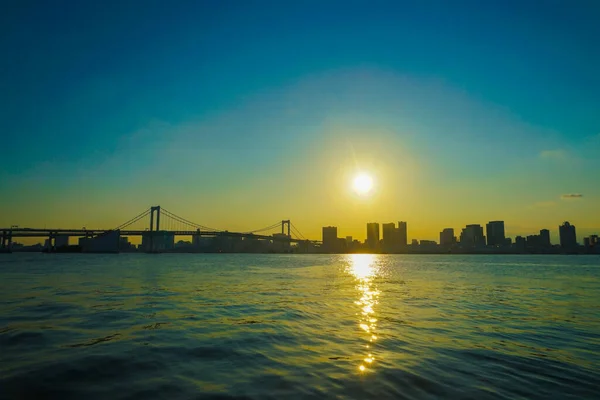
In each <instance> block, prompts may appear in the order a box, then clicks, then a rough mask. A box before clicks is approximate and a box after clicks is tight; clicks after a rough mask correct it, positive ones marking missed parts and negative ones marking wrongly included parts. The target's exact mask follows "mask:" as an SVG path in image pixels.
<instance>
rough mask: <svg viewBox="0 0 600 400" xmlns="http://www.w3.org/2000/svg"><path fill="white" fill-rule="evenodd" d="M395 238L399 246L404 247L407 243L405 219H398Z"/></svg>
mask: <svg viewBox="0 0 600 400" xmlns="http://www.w3.org/2000/svg"><path fill="white" fill-rule="evenodd" d="M397 240H398V244H399V245H400V247H406V246H407V244H408V234H407V229H406V221H398V233H397Z"/></svg>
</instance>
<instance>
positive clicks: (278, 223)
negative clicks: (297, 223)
mask: <svg viewBox="0 0 600 400" xmlns="http://www.w3.org/2000/svg"><path fill="white" fill-rule="evenodd" d="M280 226H281V222H279V221H278V222H276V223H274V224H273V225H269V226H266V227H264V228H261V229H254V230H252V231H248V232H244V233H258V232H264V231H269V230H271V229H274V228H278V227H280Z"/></svg>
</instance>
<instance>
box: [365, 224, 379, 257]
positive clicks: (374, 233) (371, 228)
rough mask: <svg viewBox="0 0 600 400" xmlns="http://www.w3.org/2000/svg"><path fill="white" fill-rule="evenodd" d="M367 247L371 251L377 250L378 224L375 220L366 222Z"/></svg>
mask: <svg viewBox="0 0 600 400" xmlns="http://www.w3.org/2000/svg"><path fill="white" fill-rule="evenodd" d="M367 247H368V248H369V250H371V251H376V250H379V224H378V223H377V222H369V223H368V224H367Z"/></svg>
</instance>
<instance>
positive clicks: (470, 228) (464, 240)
mask: <svg viewBox="0 0 600 400" xmlns="http://www.w3.org/2000/svg"><path fill="white" fill-rule="evenodd" d="M460 245H461V246H462V247H484V246H485V236H484V235H483V228H482V227H481V225H479V224H470V225H467V226H466V227H465V228H463V230H462V232H461V234H460Z"/></svg>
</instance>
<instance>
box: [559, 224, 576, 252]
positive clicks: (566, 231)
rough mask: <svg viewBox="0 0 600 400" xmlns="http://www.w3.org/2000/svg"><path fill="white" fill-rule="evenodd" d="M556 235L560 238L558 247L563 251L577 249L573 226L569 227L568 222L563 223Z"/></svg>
mask: <svg viewBox="0 0 600 400" xmlns="http://www.w3.org/2000/svg"><path fill="white" fill-rule="evenodd" d="M558 233H559V236H560V247H562V248H563V249H565V248H573V247H577V235H576V234H575V225H571V224H570V223H569V222H568V221H565V223H563V224H562V225H560V226H559V227H558Z"/></svg>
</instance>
